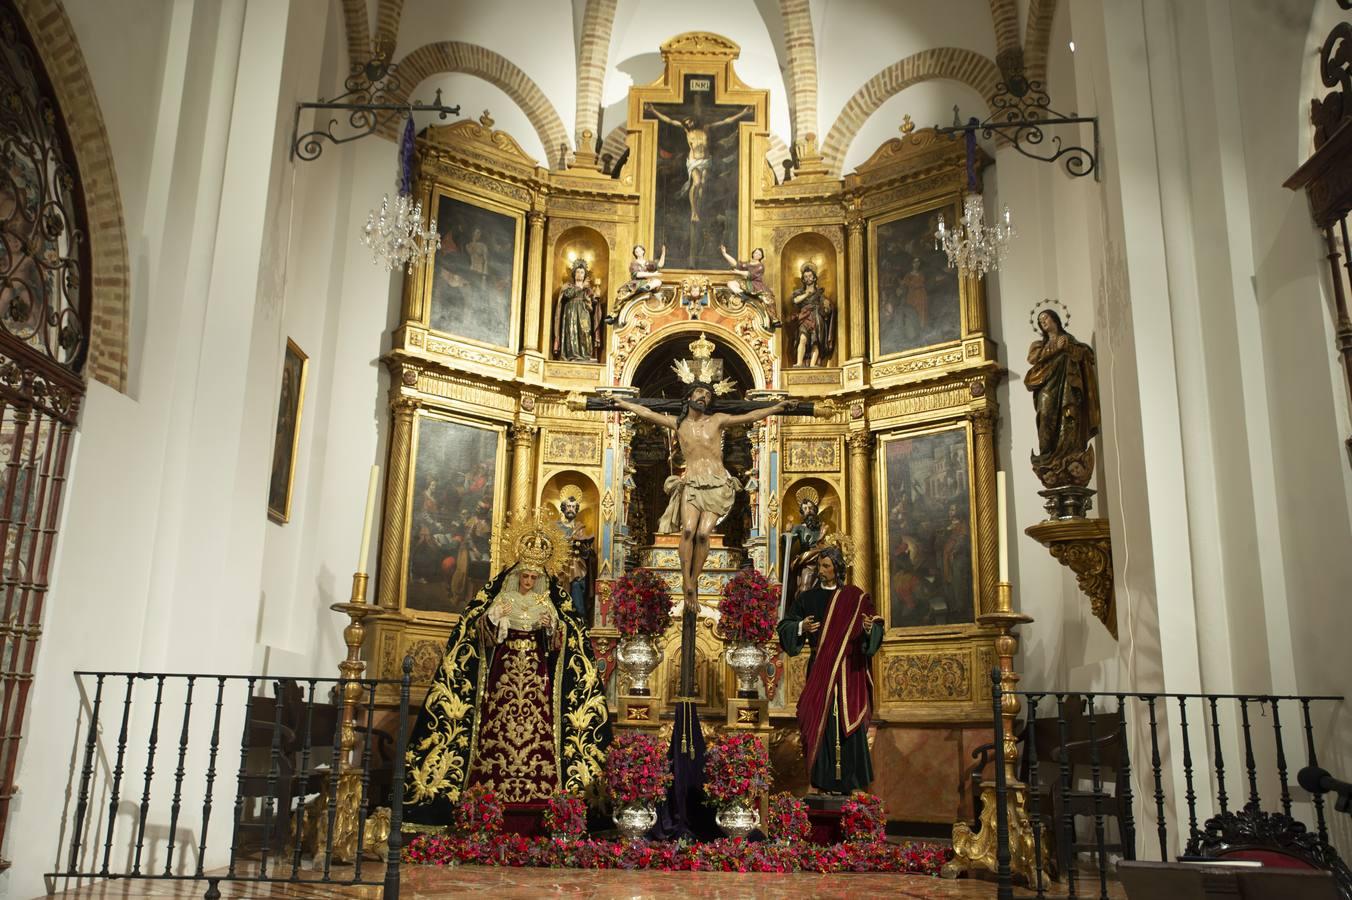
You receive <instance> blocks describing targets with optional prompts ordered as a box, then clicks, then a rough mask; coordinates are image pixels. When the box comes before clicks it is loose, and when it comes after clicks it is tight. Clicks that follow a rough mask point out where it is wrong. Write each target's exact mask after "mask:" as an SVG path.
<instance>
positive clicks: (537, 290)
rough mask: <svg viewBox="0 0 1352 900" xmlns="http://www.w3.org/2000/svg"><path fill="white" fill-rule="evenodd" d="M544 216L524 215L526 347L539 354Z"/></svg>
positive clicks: (532, 213) (537, 211) (535, 212)
mask: <svg viewBox="0 0 1352 900" xmlns="http://www.w3.org/2000/svg"><path fill="white" fill-rule="evenodd" d="M544 246H545V214H544V213H542V212H540V211H539V210H535V209H532V210H531V211H530V212H528V213H526V329H525V334H526V346H525V350H526V351H527V352H528V353H539V352H540V320H541V318H542V317H541V315H540V297H541V291H542V288H543V285H542V284H541V281H542V279H543V278H544V261H545V250H544Z"/></svg>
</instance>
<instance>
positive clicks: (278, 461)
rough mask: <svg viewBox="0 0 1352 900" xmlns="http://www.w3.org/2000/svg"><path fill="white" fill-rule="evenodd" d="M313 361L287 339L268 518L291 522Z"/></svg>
mask: <svg viewBox="0 0 1352 900" xmlns="http://www.w3.org/2000/svg"><path fill="white" fill-rule="evenodd" d="M309 366H310V359H309V357H307V356H306V355H305V353H304V352H302V351H301V349H300V347H298V346H297V345H296V342H295V341H293V340H291V339H290V338H287V339H286V353H285V355H284V356H283V357H282V384H281V388H280V389H279V394H280V396H279V397H278V400H277V431H276V434H275V435H274V436H273V444H272V469H271V471H270V473H269V476H268V518H269V519H271V520H272V521H274V522H278V523H285V522H289V521H290V520H291V493H292V489H293V488H294V487H295V481H296V447H297V445H298V444H299V442H300V416H301V411H302V409H303V407H304V401H305V375H306V370H307V369H308V368H309Z"/></svg>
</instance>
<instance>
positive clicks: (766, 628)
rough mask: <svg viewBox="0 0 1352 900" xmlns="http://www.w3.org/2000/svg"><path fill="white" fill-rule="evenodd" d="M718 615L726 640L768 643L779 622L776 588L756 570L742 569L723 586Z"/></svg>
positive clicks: (775, 585) (777, 586)
mask: <svg viewBox="0 0 1352 900" xmlns="http://www.w3.org/2000/svg"><path fill="white" fill-rule="evenodd" d="M718 614H719V624H718V627H719V630H720V631H721V632H722V634H723V637H724V638H726V639H727V640H730V641H749V642H751V643H753V644H766V643H769V642H770V641H772V640H774V637H775V625H776V624H777V623H778V622H779V585H777V584H772V583H771V582H770V579H768V578H766V577H765V576H764V575H763V574H761V573H760V572H759V571H757V570H756V569H743V570H742V571H740V572H738V573H737V574H736V575H734V576H733V577H732V578H730V579H729V580H728V583H727V584H725V585H723V599H722V600H721V601H719V604H718Z"/></svg>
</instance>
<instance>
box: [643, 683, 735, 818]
mask: <svg viewBox="0 0 1352 900" xmlns="http://www.w3.org/2000/svg"><path fill="white" fill-rule="evenodd" d="M687 737H688V740H687ZM683 744H684V748H683V747H682V745H683ZM667 759H668V760H670V762H671V772H672V782H671V787H669V788H668V789H667V799H666V800H665V801H664V802H662V803H659V804H658V806H657V824H656V825H654V826H653V830H652V836H653V838H654V839H655V840H659V841H675V840H680V839H681V838H695V839H696V840H713V839H715V838H719V837H722V836H723V835H722V832H721V831H719V829H718V825H717V824H716V823H715V822H714V810H713V807H712V806H711V805H710V804H708V803H707V802H706V801H705V797H704V732H703V731H702V730H701V729H700V727H699V710H698V709H697V708H696V706H695V704H694V703H691V702H689V701H686V702H683V703H677V704H676V723H675V726H674V727H673V728H672V729H671V747H670V748H669V749H668V751H667Z"/></svg>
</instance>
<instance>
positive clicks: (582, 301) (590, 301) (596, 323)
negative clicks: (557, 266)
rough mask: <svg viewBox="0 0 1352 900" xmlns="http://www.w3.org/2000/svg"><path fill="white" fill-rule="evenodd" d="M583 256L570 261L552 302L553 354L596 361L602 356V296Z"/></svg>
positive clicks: (583, 360) (563, 357)
mask: <svg viewBox="0 0 1352 900" xmlns="http://www.w3.org/2000/svg"><path fill="white" fill-rule="evenodd" d="M590 274H591V272H590V270H589V269H588V268H587V261H586V260H585V259H578V260H576V261H574V262H573V265H572V268H571V269H569V272H568V281H567V283H566V284H564V286H563V289H562V290H560V291H559V296H558V299H557V300H556V301H555V303H554V358H555V359H566V360H569V361H570V362H596V361H598V360H599V359H600V358H601V306H602V304H601V298H600V297H599V296H598V295H597V292H596V290H595V289H594V288H593V286H592V283H591V279H590Z"/></svg>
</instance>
